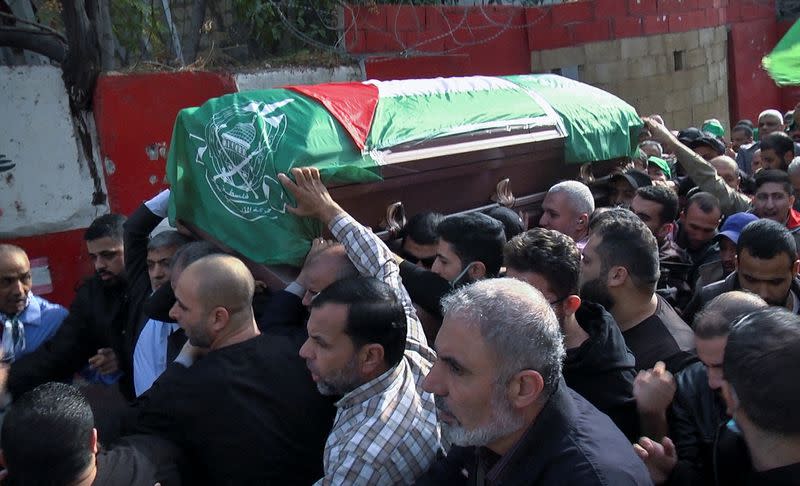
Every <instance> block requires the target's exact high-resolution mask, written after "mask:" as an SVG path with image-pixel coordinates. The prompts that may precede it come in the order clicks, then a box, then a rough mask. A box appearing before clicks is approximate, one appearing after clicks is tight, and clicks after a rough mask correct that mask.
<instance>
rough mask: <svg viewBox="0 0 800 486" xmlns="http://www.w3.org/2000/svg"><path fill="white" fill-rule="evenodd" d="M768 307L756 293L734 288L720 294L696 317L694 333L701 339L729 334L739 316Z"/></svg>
mask: <svg viewBox="0 0 800 486" xmlns="http://www.w3.org/2000/svg"><path fill="white" fill-rule="evenodd" d="M762 307H767V303H766V302H764V299H762V298H761V297H759V296H758V295H756V294H753V293H750V292H744V291H741V290H734V291H731V292H725V293H724V294H721V295H718V296H717V297H715V298H714V299H713V300H711V302H709V303H708V304H706V306H705V307H703V310H702V311H700V312H699V313H698V314H697V316H696V317H695V319H694V333H695V335H696V336H697V337H698V338H700V339H711V338H715V337H720V336H727V335H728V333H729V332H730V330H731V323H733V322H735V321H736V319H738V318H739V317H741V316H743V315H745V314H749V313H751V312H753V311H756V310H758V309H761V308H762Z"/></svg>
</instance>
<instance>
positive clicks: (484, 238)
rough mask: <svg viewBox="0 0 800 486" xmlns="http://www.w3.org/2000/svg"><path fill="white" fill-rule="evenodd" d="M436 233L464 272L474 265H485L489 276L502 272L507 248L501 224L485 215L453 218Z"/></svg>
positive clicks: (445, 219) (456, 215)
mask: <svg viewBox="0 0 800 486" xmlns="http://www.w3.org/2000/svg"><path fill="white" fill-rule="evenodd" d="M436 233H437V234H438V235H439V238H441V239H442V240H444V241H445V242H447V243H449V244H450V245H452V247H453V252H455V254H456V255H457V256H458V258H459V259H460V260H461V267H462V269H463V268H465V267H466V266H467V265H468V264H470V263H472V262H482V263H483V264H484V265H485V266H486V275H487V276H489V277H496V276H497V274H498V273H499V272H500V266H501V265H502V262H503V246H504V245H505V244H506V235H505V230H504V229H503V224H502V223H501V222H500V221H497V220H496V219H494V218H492V217H491V216H487V215H485V214H483V213H465V214H454V215H452V216H448V217H446V218H444V219H443V220H442V222H441V223H439V226H438V227H437V228H436Z"/></svg>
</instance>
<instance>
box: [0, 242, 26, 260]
mask: <svg viewBox="0 0 800 486" xmlns="http://www.w3.org/2000/svg"><path fill="white" fill-rule="evenodd" d="M16 255H24V256H25V258H28V254H27V253H25V250H23V249H22V248H20V247H19V246H17V245H12V244H10V243H0V260H2V259H3V258H7V257H9V256H16Z"/></svg>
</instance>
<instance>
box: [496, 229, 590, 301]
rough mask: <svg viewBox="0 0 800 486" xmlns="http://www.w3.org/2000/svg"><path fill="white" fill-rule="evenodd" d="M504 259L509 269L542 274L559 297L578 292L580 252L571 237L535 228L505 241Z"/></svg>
mask: <svg viewBox="0 0 800 486" xmlns="http://www.w3.org/2000/svg"><path fill="white" fill-rule="evenodd" d="M503 262H504V263H505V266H506V267H507V268H513V269H514V270H519V271H520V272H532V273H537V274H539V275H541V276H542V277H543V278H544V279H545V280H547V284H548V285H549V287H550V290H552V291H553V293H555V294H556V295H557V296H558V298H563V297H566V296H567V295H576V294H577V293H578V279H579V277H580V271H581V252H580V251H579V250H578V247H577V245H575V242H574V241H572V238H570V237H569V236H566V235H563V234H561V233H559V232H558V231H554V230H548V229H544V228H534V229H531V230H528V231H526V232H525V233H522V234H519V235H517V236H515V237H514V238H512V239H511V240H510V241H509V242H508V243H506V246H505V248H504V249H503Z"/></svg>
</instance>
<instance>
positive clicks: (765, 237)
mask: <svg viewBox="0 0 800 486" xmlns="http://www.w3.org/2000/svg"><path fill="white" fill-rule="evenodd" d="M745 249H746V250H747V253H749V254H750V255H751V256H753V257H754V258H758V259H759V260H771V259H773V258H775V256H777V255H780V254H784V255H786V256H787V257H789V264H790V265H791V264H792V263H794V261H795V260H797V244H796V243H795V241H794V236H792V234H791V233H790V232H789V230H787V229H786V227H785V226H784V225H782V224H780V223H778V222H776V221H773V220H771V219H758V220H756V221H753V222H751V223H748V225H747V226H745V227H744V229H743V230H742V232H741V233H740V234H739V241H738V242H736V255H737V256H738V255H741V254H742V250H745Z"/></svg>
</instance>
